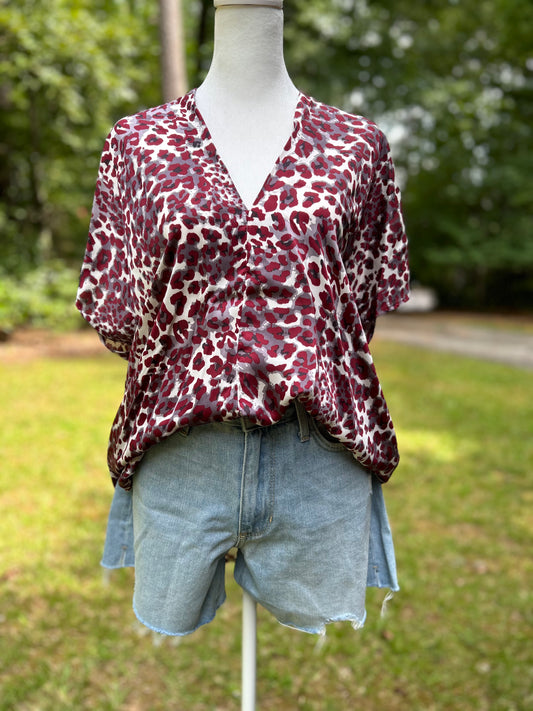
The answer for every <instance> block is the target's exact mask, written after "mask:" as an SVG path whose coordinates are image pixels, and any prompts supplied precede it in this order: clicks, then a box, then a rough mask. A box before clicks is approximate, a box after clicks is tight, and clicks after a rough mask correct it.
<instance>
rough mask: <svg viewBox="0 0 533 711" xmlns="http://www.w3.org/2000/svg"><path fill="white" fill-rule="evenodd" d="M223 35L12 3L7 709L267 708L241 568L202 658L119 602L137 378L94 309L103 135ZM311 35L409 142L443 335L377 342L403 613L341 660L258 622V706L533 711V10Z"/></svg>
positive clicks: (1, 184)
mask: <svg viewBox="0 0 533 711" xmlns="http://www.w3.org/2000/svg"><path fill="white" fill-rule="evenodd" d="M213 19H214V11H213V7H212V0H182V3H181V4H179V2H178V0H160V1H159V2H158V1H157V0H16V1H15V0H11V1H10V0H7V1H6V0H0V77H1V80H0V336H1V338H2V339H3V341H4V342H3V343H0V420H1V422H2V437H1V438H0V461H1V462H2V466H1V467H0V512H1V513H0V711H73V710H76V711H169V709H173V710H174V711H234V709H236V708H238V707H239V705H240V704H239V698H240V665H241V660H240V627H241V626H240V613H241V594H240V590H239V588H238V586H237V585H236V584H235V583H234V582H233V580H232V577H231V571H230V570H229V568H230V566H228V575H227V590H228V600H227V602H226V603H225V604H224V606H223V607H222V608H221V610H220V612H219V613H218V614H217V617H216V618H215V620H214V621H213V622H212V623H211V624H209V625H207V626H206V627H204V628H202V629H201V630H199V631H198V632H197V633H195V634H194V635H192V636H191V637H187V638H185V639H183V640H180V641H179V645H178V646H176V645H175V640H164V641H163V640H161V638H155V639H154V640H153V641H152V639H151V638H150V636H142V635H143V634H145V632H146V631H145V630H141V629H139V626H137V625H135V623H134V616H133V612H132V610H131V593H132V586H133V575H132V571H131V570H129V569H128V570H120V571H116V572H115V573H114V575H113V579H112V584H111V585H107V586H106V585H103V584H102V579H101V573H100V569H99V565H98V562H99V560H100V557H101V552H102V546H103V539H104V533H105V521H106V517H107V514H108V510H109V503H110V500H111V497H112V491H113V490H112V486H111V483H110V480H109V475H108V473H107V467H106V456H105V452H106V446H107V441H108V433H109V428H110V426H111V422H112V420H113V417H114V414H115V412H116V408H117V406H118V403H119V402H120V399H121V397H122V392H123V383H124V376H125V367H126V364H125V362H124V361H122V360H121V359H119V358H116V357H115V356H113V355H112V354H110V353H108V352H107V351H106V350H105V349H104V348H103V347H102V345H101V344H100V343H99V341H98V338H97V337H96V336H95V334H94V333H93V332H92V331H91V330H90V329H85V330H80V327H81V326H82V325H83V323H84V322H83V321H82V319H81V317H80V316H79V315H78V313H77V312H76V309H75V308H74V305H73V302H74V298H75V293H76V288H77V282H78V275H79V270H80V266H81V260H82V256H83V252H84V249H85V241H86V237H87V229H88V224H89V217H90V210H91V203H92V197H93V191H94V186H95V181H96V173H97V168H98V162H99V158H100V152H101V150H102V147H103V143H104V139H105V137H106V135H107V133H108V131H109V130H110V128H111V126H112V125H113V124H114V122H115V121H117V120H118V119H119V118H121V117H122V116H124V115H127V114H131V113H134V112H137V111H139V110H141V109H142V108H145V107H148V106H154V105H157V104H159V103H161V102H163V101H164V100H168V99H170V98H173V97H174V96H177V95H179V94H180V93H183V92H184V91H186V90H188V89H189V88H192V87H194V86H198V85H199V84H200V83H201V81H202V79H203V77H204V75H205V73H206V72H207V69H208V66H209V62H210V58H211V55H212V35H213ZM285 37H286V60H287V65H288V68H289V71H290V73H291V74H292V77H293V79H294V81H295V83H296V84H297V86H299V87H300V88H301V89H302V90H303V91H305V92H307V93H309V94H311V95H312V96H314V97H315V98H316V99H319V100H322V101H324V102H326V103H330V104H334V105H337V106H340V107H342V108H344V109H347V110H349V111H352V112H354V113H359V114H363V115H366V116H367V117H369V118H370V119H373V120H375V121H376V122H378V123H379V125H380V126H381V127H382V128H383V129H384V130H385V132H386V134H387V135H388V137H389V140H390V142H391V145H392V149H393V155H394V159H395V163H396V166H397V172H398V177H399V182H400V185H401V188H402V191H403V198H404V212H405V217H406V222H407V230H408V234H409V238H410V244H411V266H412V273H413V280H414V286H415V292H414V293H415V295H416V299H415V300H414V303H413V304H412V305H411V310H415V311H417V310H418V311H428V310H429V311H430V313H428V314H413V313H405V314H404V315H402V314H401V313H400V314H391V315H387V316H384V317H382V319H381V321H382V323H380V324H379V325H378V331H377V334H376V338H375V339H374V341H373V343H372V353H373V357H374V359H375V361H376V364H377V369H378V372H379V374H380V382H381V383H382V385H383V387H384V390H385V393H386V397H387V402H388V404H389V406H390V408H391V412H392V413H393V418H394V422H395V425H396V431H397V433H398V438H399V444H400V451H401V457H402V460H401V464H400V467H399V470H398V473H395V474H394V476H393V477H392V480H391V482H390V483H389V484H387V487H386V497H387V506H388V511H389V516H390V519H391V523H392V527H393V531H394V537H395V544H396V551H397V561H398V570H399V577H400V585H401V591H400V592H399V593H398V595H396V596H395V598H394V599H393V600H392V601H391V602H389V605H388V613H387V616H386V617H385V618H381V617H380V609H381V603H382V599H383V591H381V593H379V592H376V591H369V595H368V604H367V608H368V620H367V624H366V626H365V628H364V629H363V630H362V631H359V632H357V633H355V632H354V631H353V630H352V629H351V627H350V626H349V625H341V626H336V625H331V626H329V628H328V636H327V638H326V639H325V640H322V643H321V645H318V646H317V644H316V639H315V638H314V637H313V636H310V635H302V634H300V633H295V632H293V631H291V630H288V629H286V628H283V627H281V626H280V625H279V624H278V623H277V622H276V621H275V620H274V619H273V618H272V616H270V615H268V613H266V612H265V611H264V610H262V608H259V625H258V634H259V644H258V646H259V666H258V697H259V708H261V709H264V711H294V710H295V709H299V710H300V711H351V710H352V709H359V708H364V709H365V710H366V711H382V709H387V710H388V711H533V645H532V644H531V640H532V639H533V558H532V556H531V542H532V540H533V517H532V515H531V511H532V506H533V479H532V477H531V465H532V463H533V438H532V436H531V435H532V422H533V399H532V397H531V393H533V325H532V319H531V315H532V311H533V309H532V305H533V234H532V231H533V221H532V217H533V215H532V206H533V170H532V156H533V151H532V148H533V3H532V2H531V0H460V1H459V0H425V1H424V2H413V0H409V1H407V0H395V1H394V2H392V0H374V1H373V0H285ZM435 307H437V311H435V310H434V309H435ZM28 327H31V328H28ZM57 329H62V330H63V331H65V330H66V331H67V333H60V334H58V333H57V332H56V331H57ZM426 346H429V348H428V347H426ZM491 361H499V362H491Z"/></svg>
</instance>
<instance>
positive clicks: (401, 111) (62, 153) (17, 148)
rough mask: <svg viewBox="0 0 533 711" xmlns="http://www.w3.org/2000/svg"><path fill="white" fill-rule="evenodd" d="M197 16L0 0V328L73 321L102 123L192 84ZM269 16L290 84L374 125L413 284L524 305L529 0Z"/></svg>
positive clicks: (452, 1) (502, 305) (531, 286)
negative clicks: (388, 156)
mask: <svg viewBox="0 0 533 711" xmlns="http://www.w3.org/2000/svg"><path fill="white" fill-rule="evenodd" d="M169 12H170V14H169ZM160 18H161V19H162V21H161V22H160ZM213 18H214V10H213V7H212V0H183V2H182V6H180V5H179V3H177V1H176V0H170V1H169V0H160V1H159V3H158V2H157V0H70V1H67V0H47V1H46V2H43V1H42V0H18V1H17V2H9V1H7V2H5V1H4V2H3V3H2V4H1V6H0V36H1V45H0V72H1V86H0V108H1V113H0V330H1V331H2V333H3V334H4V335H6V334H9V333H10V332H11V331H12V330H13V329H14V328H16V327H17V326H20V325H25V324H33V325H61V326H63V327H65V326H71V325H77V324H79V320H78V317H77V315H76V314H75V312H74V311H73V310H72V299H73V295H74V291H75V286H76V280H77V276H78V271H79V266H80V262H81V258H82V255H83V250H84V245H85V240H86V235H87V227H88V220H89V215H90V208H91V202H92V195H93V190H94V184H95V180H96V172H97V167H98V160H99V155H100V151H101V149H102V146H103V141H104V139H105V136H106V135H107V133H108V131H109V129H110V128H111V126H112V125H113V123H114V122H115V121H116V120H118V119H119V118H120V117H122V116H124V115H126V114H129V113H133V112H136V111H138V110H141V109H142V108H145V107H148V106H153V105H157V104H159V103H162V102H163V101H164V100H168V99H169V98H172V97H173V96H175V95H176V93H180V92H184V91H186V90H187V89H189V88H192V87H194V86H197V85H199V83H201V81H202V79H203V77H204V76H205V74H206V72H207V69H208V67H209V62H210V58H211V54H212V35H213V27H212V26H213ZM285 24H286V32H285V35H286V61H287V65H288V68H289V71H290V73H291V75H292V77H293V79H294V82H295V83H296V85H297V86H298V87H299V88H301V89H302V90H303V91H305V92H307V93H309V94H311V95H312V96H314V97H315V98H317V99H319V100H322V101H325V102H326V103H330V104H334V105H336V106H339V107H342V108H344V109H347V110H349V111H351V112H353V113H360V114H363V115H365V116H367V117H368V118H371V119H373V120H375V121H376V122H378V123H379V125H380V126H381V127H382V128H383V129H384V130H385V132H386V133H387V135H388V137H389V140H390V142H391V144H392V148H393V155H394V158H395V162H396V165H397V171H398V175H399V181H400V184H401V187H402V191H403V196H404V198H403V199H404V212H405V216H406V222H407V227H408V233H409V238H410V243H411V265H412V273H413V283H414V285H415V286H416V285H422V286H423V287H425V288H426V289H428V288H429V289H431V290H432V291H431V293H432V294H434V295H435V298H436V301H437V303H438V304H439V306H440V307H441V308H445V309H460V310H470V311H493V312H494V311H498V312H509V311H517V310H524V309H528V308H529V309H530V308H531V305H532V303H533V234H532V233H533V222H532V217H533V214H532V212H533V171H532V170H531V160H532V150H531V149H532V148H533V4H532V3H531V2H530V0H461V2H459V1H458V0H427V1H426V2H423V3H416V2H415V3H414V2H412V1H407V0H405V1H404V0H395V1H394V2H392V0H376V1H371V0H287V1H286V2H285ZM160 27H162V28H163V30H164V31H161V30H160ZM173 27H174V30H172V28H173ZM169 58H170V62H171V67H172V69H173V71H174V74H177V77H176V76H174V77H170V79H169V77H167V76H164V74H165V71H163V70H164V68H165V66H167V67H168V60H169ZM165 62H166V64H165ZM167 73H168V72H167ZM162 77H163V78H162ZM434 301H435V299H434V300H433V302H434ZM433 302H432V303H433Z"/></svg>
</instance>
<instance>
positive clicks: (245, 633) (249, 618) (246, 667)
mask: <svg viewBox="0 0 533 711" xmlns="http://www.w3.org/2000/svg"><path fill="white" fill-rule="evenodd" d="M256 649H257V603H256V602H255V600H254V599H253V598H252V597H250V595H248V593H247V592H246V591H243V598H242V704H241V710H242V711H255V687H256Z"/></svg>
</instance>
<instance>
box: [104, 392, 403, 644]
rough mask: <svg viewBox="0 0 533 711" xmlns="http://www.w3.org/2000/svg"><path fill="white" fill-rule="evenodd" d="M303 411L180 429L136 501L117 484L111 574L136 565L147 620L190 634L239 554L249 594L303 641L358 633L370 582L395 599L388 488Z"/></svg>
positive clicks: (147, 473) (136, 603)
mask: <svg viewBox="0 0 533 711" xmlns="http://www.w3.org/2000/svg"><path fill="white" fill-rule="evenodd" d="M296 405H297V406H296ZM296 405H291V407H290V408H289V409H288V410H287V412H286V413H285V415H284V417H283V418H282V419H281V421H280V422H278V423H277V424H275V425H270V426H267V427H262V426H259V425H256V424H254V423H253V422H252V421H250V420H248V419H247V418H239V419H236V420H233V421H230V422H224V423H211V424H204V425H200V426H197V427H193V428H190V429H185V430H180V431H179V432H177V433H175V434H173V435H171V436H170V437H168V438H167V439H165V440H163V441H162V442H160V443H159V444H157V445H155V446H153V447H152V448H151V449H150V450H148V452H147V453H146V454H145V456H144V458H143V459H142V461H141V463H140V465H139V467H138V469H137V472H136V473H135V476H134V480H133V490H132V492H126V491H124V490H123V489H120V488H118V487H117V489H116V490H115V496H114V499H113V503H112V506H111V512H110V517H109V522H108V531H107V537H106V545H105V549H104V558H103V560H102V565H104V567H108V568H115V567H122V566H128V565H135V590H134V596H133V607H134V611H135V614H136V615H137V617H138V618H139V620H140V621H141V622H142V623H143V624H145V625H146V626H148V627H149V628H151V629H152V630H155V631H157V632H161V633H163V634H168V635H185V634H189V633H191V632H193V631H194V630H195V629H196V628H198V627H199V626H200V625H203V624H206V623H208V622H210V621H211V620H212V619H213V618H214V616H215V613H216V610H217V609H218V607H219V606H220V605H222V603H223V602H224V599H225V585H224V581H225V564H226V554H227V553H228V551H230V549H234V550H235V549H236V560H235V568H234V576H235V579H236V581H237V582H238V583H239V585H240V586H241V587H242V588H243V589H245V590H246V591H247V592H248V593H249V594H250V595H251V596H252V598H254V599H255V600H256V601H257V602H258V603H259V604H261V605H262V606H263V607H265V608H266V609H267V610H269V611H270V612H271V613H272V614H273V615H274V616H275V617H276V618H277V619H278V620H279V622H281V623H282V624H284V625H287V626H289V627H294V628H297V629H299V630H302V631H305V632H311V633H323V631H324V629H325V624H327V623H328V622H334V621H340V620H348V621H350V622H351V623H352V624H353V626H354V627H355V628H357V627H361V626H362V625H363V623H364V620H365V593H366V587H367V585H374V586H378V587H389V588H391V589H392V590H398V583H397V579H396V566H395V559H394V548H393V544H392V537H391V533H390V527H389V524H388V520H387V515H386V511H385V506H384V501H383V495H382V492H381V486H380V484H379V482H378V481H377V480H376V479H375V477H373V476H371V475H370V474H369V473H368V472H366V471H365V470H364V469H362V468H361V467H360V465H359V464H357V462H356V461H355V459H354V458H353V456H352V455H351V454H350V453H349V452H348V451H347V450H346V449H345V448H344V447H343V445H342V444H340V443H338V442H336V441H334V440H331V438H330V437H329V435H327V434H326V433H325V432H324V431H322V429H321V428H320V427H319V426H318V425H317V423H316V422H315V421H314V420H313V419H312V418H311V417H309V415H307V413H305V411H304V410H303V408H302V407H301V406H300V404H299V403H296ZM132 544H133V550H132Z"/></svg>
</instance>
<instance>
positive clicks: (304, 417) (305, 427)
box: [225, 400, 309, 442]
mask: <svg viewBox="0 0 533 711" xmlns="http://www.w3.org/2000/svg"><path fill="white" fill-rule="evenodd" d="M294 420H298V425H299V429H300V431H299V436H300V439H301V440H302V442H305V441H307V440H308V439H309V415H308V414H307V412H306V411H305V409H304V407H303V405H302V404H301V403H300V402H299V401H298V400H294V401H293V402H291V403H290V405H289V406H288V407H287V409H286V410H285V412H284V413H283V415H282V416H281V419H279V420H278V421H277V422H276V423H275V425H278V424H281V423H283V422H292V421H294ZM225 424H228V425H231V426H232V427H239V428H240V429H242V431H243V432H249V431H251V430H255V429H262V428H266V427H274V426H275V425H261V424H258V423H257V421H256V420H254V419H253V418H252V417H238V418H236V419H235V420H229V421H228V422H226V423H225Z"/></svg>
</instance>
